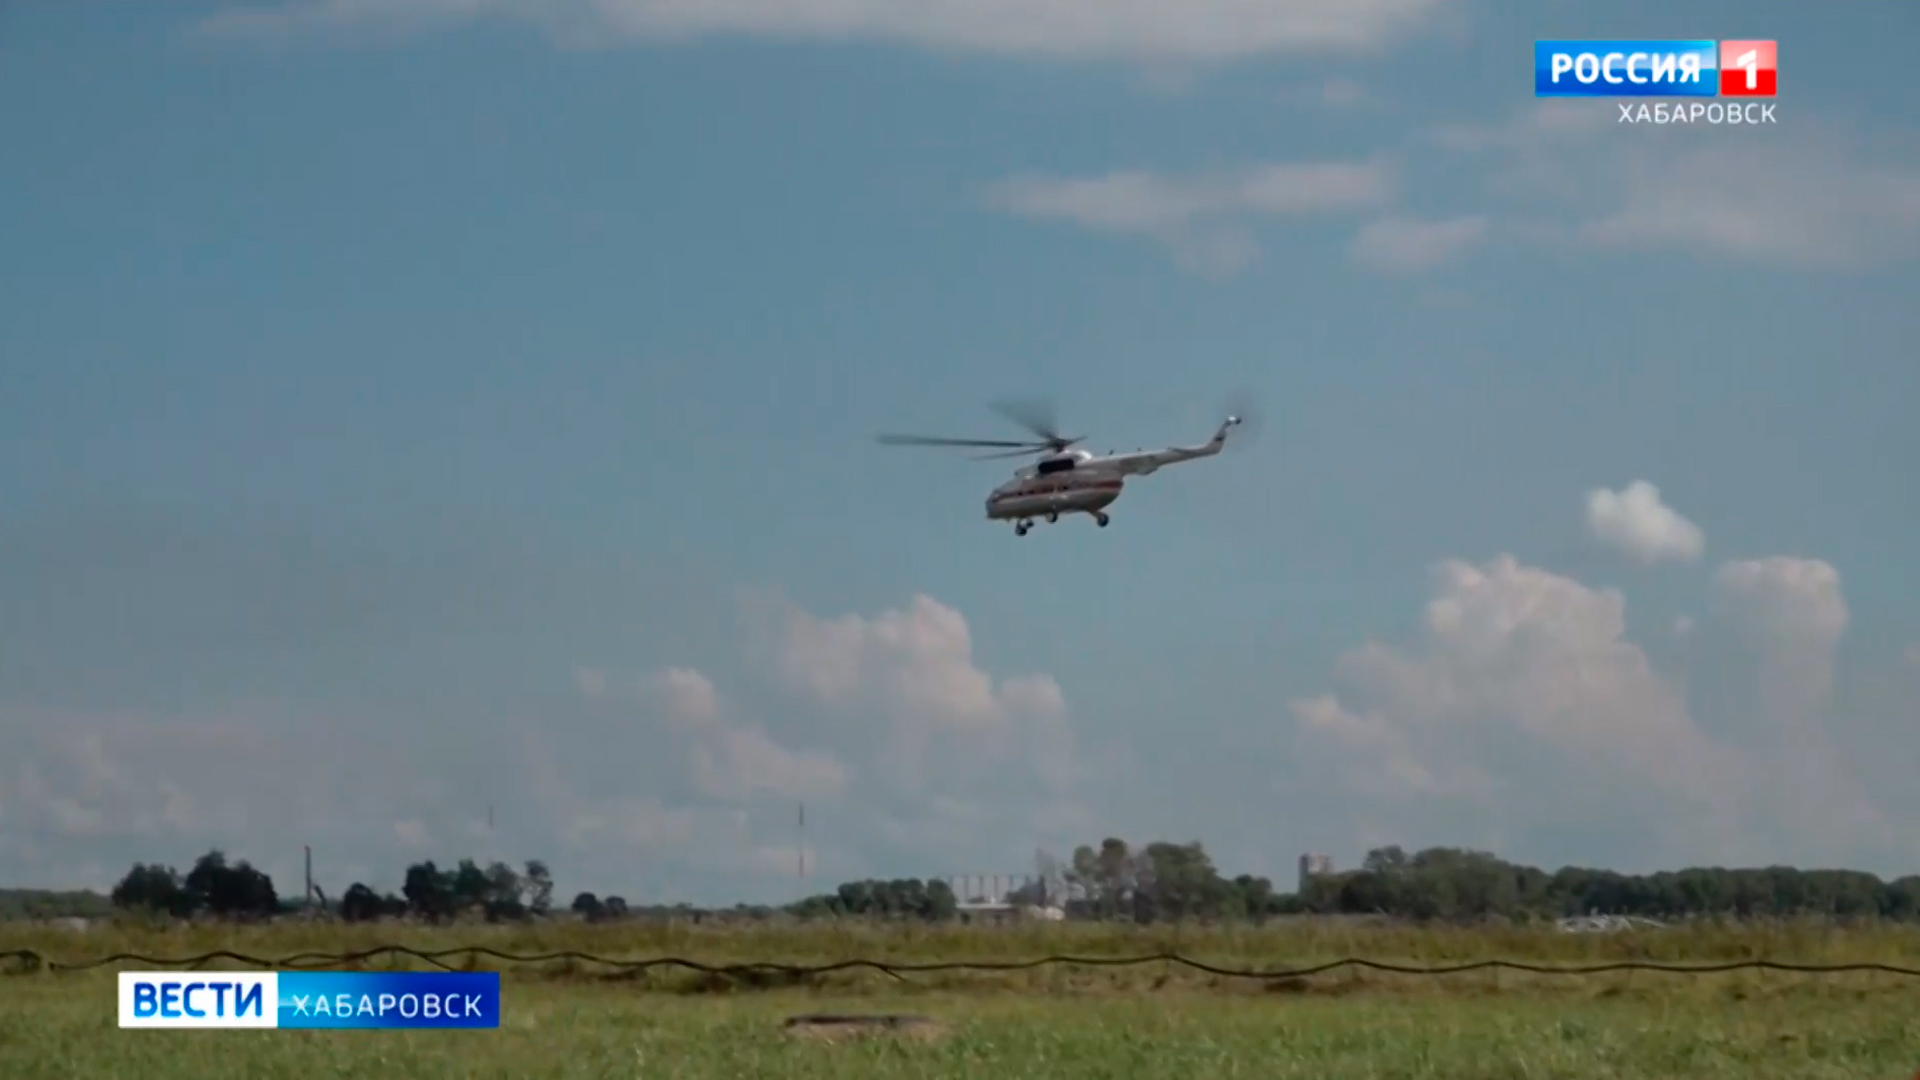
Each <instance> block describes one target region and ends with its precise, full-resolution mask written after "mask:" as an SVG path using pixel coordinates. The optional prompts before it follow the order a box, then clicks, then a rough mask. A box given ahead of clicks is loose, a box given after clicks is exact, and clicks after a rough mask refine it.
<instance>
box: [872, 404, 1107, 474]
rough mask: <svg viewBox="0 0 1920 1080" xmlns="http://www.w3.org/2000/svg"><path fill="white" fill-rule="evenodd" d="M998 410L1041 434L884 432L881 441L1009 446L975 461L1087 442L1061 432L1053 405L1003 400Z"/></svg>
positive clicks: (995, 406) (1080, 436) (995, 405)
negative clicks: (1020, 437) (1022, 437)
mask: <svg viewBox="0 0 1920 1080" xmlns="http://www.w3.org/2000/svg"><path fill="white" fill-rule="evenodd" d="M992 408H993V410H994V411H995V412H998V413H999V414H1000V415H1002V416H1005V417H1006V418H1007V419H1009V420H1011V421H1013V422H1014V423H1016V424H1018V425H1020V426H1021V427H1023V428H1026V429H1027V430H1028V431H1031V432H1033V433H1034V434H1035V435H1036V436H1038V440H1037V441H1034V442H1014V441H1012V440H1008V439H949V438H944V437H941V436H936V435H882V436H880V442H882V443H884V444H886V445H888V446H986V447H1010V448H1011V449H1009V450H1006V451H1005V452H1003V453H998V454H979V455H976V460H982V461H985V460H989V459H992V458H1010V457H1025V456H1027V455H1029V454H1040V453H1052V454H1057V453H1060V452H1061V451H1063V450H1065V449H1067V448H1068V447H1070V446H1073V445H1074V444H1076V443H1081V442H1085V441H1086V438H1087V437H1086V436H1085V435H1075V436H1072V437H1067V436H1064V435H1061V434H1060V430H1059V425H1058V424H1056V423H1055V422H1054V419H1053V410H1052V408H1051V407H1049V406H1047V405H1045V404H1042V403H1039V402H1017V401H1003V402H997V403H995V404H994V405H993V406H992Z"/></svg>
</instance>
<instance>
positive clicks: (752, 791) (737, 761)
mask: <svg viewBox="0 0 1920 1080" xmlns="http://www.w3.org/2000/svg"><path fill="white" fill-rule="evenodd" d="M640 686H641V700H642V701H643V702H656V703H658V704H660V705H662V706H663V707H664V709H665V711H666V716H667V722H668V724H669V725H670V726H671V727H672V728H673V729H674V730H675V731H677V732H678V733H679V734H680V735H682V736H684V737H686V738H687V740H688V742H689V744H690V745H689V746H688V747H687V754H688V760H689V763H690V767H691V768H692V777H693V782H694V786H695V787H696V788H697V789H698V790H699V792H700V794H701V795H703V796H706V797H709V798H715V799H720V800H723V801H726V800H732V801H739V800H745V799H750V798H752V797H754V796H756V795H763V794H764V795H779V796H782V797H787V798H807V797H814V798H820V797H826V796H832V795H837V794H839V793H840V791H841V790H842V789H844V788H845V787H846V783H847V769H846V767H845V766H844V765H842V764H841V762H840V761H839V760H838V759H837V758H835V757H834V756H833V755H832V754H829V753H824V752H821V751H812V750H807V751H793V750H789V749H787V748H786V747H783V746H781V745H780V744H779V743H777V742H775V741H774V740H773V738H772V737H771V736H769V735H768V734H767V733H766V731H764V730H763V729H761V728H759V727H755V726H750V725H741V724H737V723H733V722H730V721H728V720H726V719H724V718H723V717H722V716H721V708H720V695H719V692H718V691H717V690H715V689H714V685H713V680H711V679H709V678H707V677H706V676H705V675H703V674H701V673H700V672H698V671H695V670H693V669H692V668H683V667H674V668H667V669H666V670H664V671H660V672H657V673H655V674H652V675H649V676H647V677H646V678H643V679H641V680H640Z"/></svg>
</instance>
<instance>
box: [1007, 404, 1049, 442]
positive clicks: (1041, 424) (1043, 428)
mask: <svg viewBox="0 0 1920 1080" xmlns="http://www.w3.org/2000/svg"><path fill="white" fill-rule="evenodd" d="M992 408H993V411H994V412H997V413H999V414H1000V415H1001V416H1004V417H1006V418H1007V419H1009V420H1011V421H1013V422H1014V423H1016V424H1019V425H1020V426H1021V427H1023V428H1026V429H1027V430H1028V431H1031V432H1033V433H1034V434H1035V435H1038V436H1040V437H1041V438H1042V439H1045V440H1047V441H1048V442H1050V443H1051V442H1058V441H1060V425H1059V423H1058V422H1057V421H1056V420H1055V419H1054V408H1053V404H1052V403H1051V402H1048V401H1039V400H1025V401H996V402H994V403H993V404H992Z"/></svg>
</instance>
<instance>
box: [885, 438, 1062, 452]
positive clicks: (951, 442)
mask: <svg viewBox="0 0 1920 1080" xmlns="http://www.w3.org/2000/svg"><path fill="white" fill-rule="evenodd" d="M880 441H881V442H882V443H884V444H886V445H888V446H1018V447H1020V448H1022V449H1023V450H1025V449H1028V448H1032V449H1044V448H1045V446H1046V444H1045V443H1039V444H1036V443H1024V442H1013V441H1011V440H1009V439H943V438H939V437H937V436H933V435H882V436H880Z"/></svg>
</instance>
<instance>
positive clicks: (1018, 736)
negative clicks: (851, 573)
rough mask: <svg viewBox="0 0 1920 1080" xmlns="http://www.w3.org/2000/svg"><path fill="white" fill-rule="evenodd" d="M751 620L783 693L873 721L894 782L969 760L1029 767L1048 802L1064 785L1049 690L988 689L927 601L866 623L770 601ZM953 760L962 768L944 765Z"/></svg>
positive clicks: (1067, 758)
mask: <svg viewBox="0 0 1920 1080" xmlns="http://www.w3.org/2000/svg"><path fill="white" fill-rule="evenodd" d="M757 618H758V620H759V625H760V627H761V629H762V631H763V633H769V634H770V635H771V645H772V660H773V664H774V669H775V671H776V673H777V675H778V677H779V678H780V679H781V680H782V682H783V683H784V684H785V685H786V686H787V687H789V688H790V689H792V690H794V691H796V692H799V693H802V694H805V695H807V696H808V697H810V698H812V699H813V700H814V701H815V702H817V703H818V704H820V705H823V706H825V707H828V708H831V709H835V710H842V711H844V712H847V713H849V714H851V715H857V716H870V717H874V718H877V719H879V720H880V721H882V722H883V724H884V726H883V727H882V728H881V729H880V730H877V731H873V732H872V734H873V735H874V736H877V737H879V738H880V739H881V740H882V745H881V754H882V760H884V761H885V762H886V764H887V765H888V767H889V769H890V771H891V772H892V774H893V775H894V776H895V777H896V778H897V779H898V780H899V781H900V782H901V783H904V784H909V785H912V786H915V787H918V786H921V785H924V784H926V783H929V782H934V781H935V773H938V774H939V775H940V776H941V777H945V778H952V777H954V776H955V772H954V770H955V769H956V767H958V766H960V765H962V764H963V763H964V762H965V760H966V759H967V758H969V757H975V758H978V759H979V760H980V761H981V762H982V763H983V764H988V765H994V766H995V767H997V764H998V763H1008V762H1014V761H1016V760H1017V761H1019V762H1021V763H1024V764H1026V765H1030V766H1031V767H1032V768H1033V769H1034V771H1035V775H1036V776H1037V778H1038V779H1039V780H1041V781H1042V782H1043V783H1045V784H1046V785H1047V786H1048V787H1049V789H1050V790H1052V791H1053V793H1055V794H1063V793H1064V792H1065V790H1066V789H1067V788H1069V787H1070V786H1071V785H1072V783H1073V780H1074V773H1075V767H1074V763H1075V749H1074V746H1073V740H1072V737H1071V734H1070V732H1069V731H1068V729H1067V726H1066V702H1065V699H1064V697H1063V695H1062V694H1061V692H1060V687H1059V685H1058V684H1057V683H1055V682H1054V680H1053V679H1052V678H1051V677H1050V676H1047V675H1038V674H1028V675H1017V676H1011V677H1007V678H1003V679H1000V680H997V681H996V680H995V679H994V678H993V677H992V676H990V675H988V674H987V673H986V672H985V671H982V670H981V669H980V668H979V667H978V666H977V665H976V664H975V663H974V660H973V640H972V633H971V631H970V630H969V628H968V626H967V621H966V619H965V617H963V616H962V615H961V614H960V612H958V611H956V610H955V609H953V608H951V607H949V606H947V605H945V604H942V603H941V602H939V601H938V600H935V599H934V598H933V597H930V596H926V595H920V596H915V597H914V598H913V600H912V601H911V602H910V603H909V604H908V605H907V606H906V607H905V608H901V609H897V610H893V611H887V612H883V613H881V614H880V615H878V616H876V617H873V618H867V617H864V616H860V615H856V614H848V615H842V616H839V617H837V618H829V619H822V618H817V617H815V616H813V615H810V614H808V613H807V612H805V611H802V610H800V609H799V608H796V607H793V606H791V605H786V604H782V603H779V602H777V601H775V602H772V603H770V604H765V605H763V606H762V607H760V608H759V609H758V611H757ZM956 751H957V752H959V753H961V754H962V757H961V758H959V759H956V758H954V757H952V756H950V755H951V754H952V753H953V752H956Z"/></svg>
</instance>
